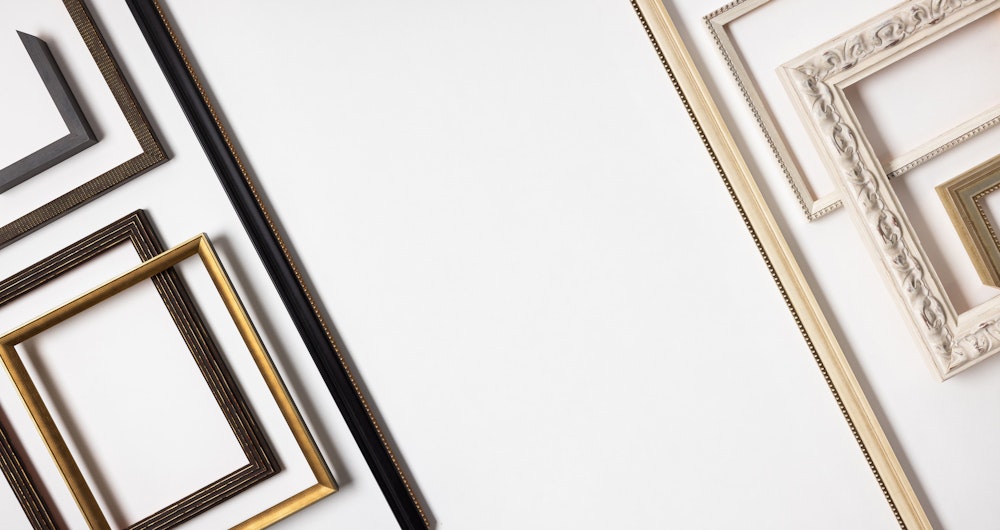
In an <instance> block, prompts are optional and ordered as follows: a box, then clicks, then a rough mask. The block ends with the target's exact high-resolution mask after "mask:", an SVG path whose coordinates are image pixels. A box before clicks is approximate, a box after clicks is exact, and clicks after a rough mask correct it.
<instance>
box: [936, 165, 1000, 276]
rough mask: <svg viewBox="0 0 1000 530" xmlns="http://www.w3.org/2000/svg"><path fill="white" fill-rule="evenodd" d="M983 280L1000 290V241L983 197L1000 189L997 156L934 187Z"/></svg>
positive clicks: (999, 170)
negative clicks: (984, 204)
mask: <svg viewBox="0 0 1000 530" xmlns="http://www.w3.org/2000/svg"><path fill="white" fill-rule="evenodd" d="M934 189H935V191H937V194H938V196H939V197H941V202H942V204H944V209H945V211H947V212H948V217H949V218H950V219H951V223H952V224H953V225H954V226H955V231H956V232H958V237H959V239H961V240H962V245H963V246H965V250H966V252H968V253H969V259H971V260H972V264H973V266H975V268H976V272H977V273H978V274H979V279H981V280H982V281H983V283H985V284H986V285H991V286H993V287H998V288H1000V238H997V233H996V231H995V230H994V229H993V223H992V222H990V218H989V216H988V215H987V214H986V208H985V207H984V206H983V202H982V200H983V198H985V197H986V196H987V195H989V194H990V193H993V192H994V191H997V190H998V189H1000V156H996V157H993V158H991V159H990V160H987V161H986V162H983V163H982V164H980V165H978V166H976V167H974V168H972V169H970V170H969V171H966V172H965V173H962V174H961V175H959V176H957V177H955V178H953V179H951V180H949V181H947V182H945V183H944V184H941V185H940V186H937V187H936V188H934Z"/></svg>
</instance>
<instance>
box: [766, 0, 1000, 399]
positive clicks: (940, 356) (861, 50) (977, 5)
mask: <svg viewBox="0 0 1000 530" xmlns="http://www.w3.org/2000/svg"><path fill="white" fill-rule="evenodd" d="M998 8H1000V0H951V1H948V2H942V1H940V0H911V1H909V2H905V3H903V4H901V5H899V6H896V7H895V8H893V9H891V10H889V11H887V12H885V13H883V14H881V15H878V16H877V17H874V18H872V19H870V20H869V21H867V22H865V23H863V24H861V25H859V26H857V27H856V28H854V29H853V30H852V31H849V32H847V33H846V34H844V35H841V36H839V37H837V38H835V39H833V40H831V41H828V42H826V43H824V44H823V45H821V46H819V47H817V48H815V49H813V50H810V51H808V52H806V53H804V54H802V55H801V56H799V57H797V58H796V59H793V60H792V61H790V62H788V63H786V64H785V65H783V66H782V67H781V68H780V69H779V71H778V72H779V75H780V77H781V79H782V82H783V83H784V85H785V87H786V89H787V90H788V92H789V95H790V96H791V97H792V98H793V99H794V102H795V104H796V106H797V108H798V110H799V113H800V116H801V117H802V119H803V120H804V121H805V123H806V125H807V129H808V130H809V131H810V134H811V136H812V138H813V141H814V144H815V145H816V147H817V148H818V149H819V151H820V154H821V155H822V158H823V161H824V163H825V165H826V166H827V167H828V169H829V171H830V173H831V175H835V176H836V181H837V185H838V188H839V189H840V190H841V196H842V197H843V198H844V206H845V207H846V209H847V210H848V211H850V212H851V217H852V218H853V219H854V221H855V223H856V225H857V226H858V228H859V230H860V231H861V232H862V234H863V239H864V240H865V242H866V244H867V246H868V248H869V250H870V251H871V252H872V255H873V256H874V257H875V260H876V262H877V263H879V269H880V270H881V272H882V274H883V277H884V279H885V281H886V283H887V284H888V286H889V287H890V289H891V292H892V294H893V296H894V297H895V299H896V301H897V302H898V303H899V307H900V308H902V309H903V311H902V312H903V314H904V318H905V319H906V320H907V322H908V323H909V326H910V329H911V330H912V331H913V332H914V334H915V335H916V337H917V339H918V342H919V344H920V345H921V349H922V350H923V352H924V357H925V358H926V360H927V361H928V364H929V365H930V366H931V369H932V371H933V372H934V374H935V375H936V376H937V377H939V378H941V379H942V380H944V379H947V378H949V377H952V376H954V375H955V374H957V373H959V372H961V371H963V370H966V369H968V368H969V367H971V366H973V365H975V364H977V363H979V362H981V361H983V360H984V359H986V358H988V357H990V356H992V355H994V354H996V353H997V352H1000V300H998V301H991V302H987V303H984V304H980V305H979V306H977V307H975V308H973V309H972V310H970V311H968V312H966V313H964V314H962V315H959V314H958V312H957V311H956V310H955V307H954V304H952V302H951V300H950V299H949V298H948V295H947V293H946V292H945V290H944V287H943V286H942V283H941V280H940V278H939V277H938V275H937V273H936V272H935V270H934V267H933V265H932V264H931V261H930V259H929V258H928V257H927V254H926V252H925V251H924V249H923V247H922V246H921V244H920V241H919V240H918V238H917V234H916V232H915V231H914V229H913V227H912V226H911V225H910V222H909V220H908V219H907V216H906V212H905V211H904V210H903V207H902V205H901V204H900V202H899V199H898V198H897V196H896V193H895V192H894V190H893V188H892V185H891V184H890V182H889V176H888V174H887V173H886V171H885V170H884V169H883V167H882V164H881V163H880V162H879V160H878V157H877V156H876V154H875V150H874V149H873V148H872V146H871V144H870V143H869V142H868V140H867V139H866V137H865V134H864V131H863V130H862V127H861V125H860V122H859V120H858V118H857V115H856V114H855V113H854V110H853V109H852V108H851V104H850V101H849V100H848V98H847V97H846V95H845V93H844V89H845V88H846V87H848V86H850V85H851V84H854V83H857V82H858V81H860V80H861V79H864V78H865V77H867V76H869V75H872V74H874V73H875V72H877V71H879V70H880V69H882V68H885V67H886V66H888V65H890V64H893V63H895V62H897V61H899V60H901V59H903V58H904V57H907V56H909V55H911V54H913V53H916V52H918V51H919V50H921V49H923V48H924V47H926V46H928V45H930V44H932V43H934V42H937V41H938V40H940V39H942V38H945V37H947V36H948V35H950V34H952V33H953V32H955V31H957V30H959V29H961V28H962V27H965V26H966V25H968V24H970V23H972V22H974V21H976V20H978V19H979V18H981V17H983V16H986V15H988V14H990V13H993V12H995V11H996V10H997V9H998Z"/></svg>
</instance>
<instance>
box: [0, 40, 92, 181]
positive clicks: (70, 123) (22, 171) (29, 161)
mask: <svg viewBox="0 0 1000 530" xmlns="http://www.w3.org/2000/svg"><path fill="white" fill-rule="evenodd" d="M17 33H18V36H19V37H20V38H21V43H22V44H24V49H25V51H27V52H28V56H29V57H31V62H32V63H33V64H34V65H35V70H37V71H38V75H39V76H40V77H41V78H42V83H44V84H45V89H46V90H47V91H48V93H49V97H50V98H52V103H53V104H55V107H56V110H58V111H59V116H60V117H61V118H62V121H63V124H65V125H66V128H67V129H68V132H67V133H66V135H65V136H62V137H60V138H59V139H57V140H55V141H53V142H52V143H50V144H48V145H46V146H45V147H42V148H41V149H38V150H37V151H35V152H33V153H31V154H29V155H27V156H25V157H24V158H22V159H20V160H18V161H17V162H14V163H13V164H11V165H9V166H7V167H4V168H0V193H3V192H5V191H7V190H9V189H11V188H13V187H14V186H17V185H18V184H21V183H22V182H24V181H26V180H28V179H30V178H31V177H34V176H35V175H37V174H39V173H41V172H42V171H45V170H46V169H48V168H50V167H52V166H54V165H56V164H58V163H60V162H62V161H63V160H66V159H67V158H69V157H71V156H73V155H75V154H77V153H79V152H80V151H83V150H84V149H86V148H88V147H90V146H92V145H94V144H96V143H97V135H95V134H94V131H93V129H91V128H90V123H88V122H87V117H86V116H84V114H83V110H81V109H80V104H79V103H77V101H76V97H74V96H73V90H72V89H70V87H69V83H67V82H66V78H65V77H64V76H63V74H62V70H60V69H59V64H58V63H57V62H56V59H55V57H53V56H52V52H51V51H50V50H49V46H48V45H47V44H45V41H43V40H42V39H39V38H38V37H36V36H34V35H28V34H27V33H24V32H21V31H19V32H17Z"/></svg>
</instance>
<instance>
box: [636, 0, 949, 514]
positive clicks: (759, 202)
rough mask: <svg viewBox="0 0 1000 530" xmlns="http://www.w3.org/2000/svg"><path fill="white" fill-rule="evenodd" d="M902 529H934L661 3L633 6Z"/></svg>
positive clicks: (639, 0)
mask: <svg viewBox="0 0 1000 530" xmlns="http://www.w3.org/2000/svg"><path fill="white" fill-rule="evenodd" d="M630 1H631V3H632V6H633V8H634V9H635V11H636V14H637V15H638V16H639V19H640V22H641V23H642V25H643V28H644V29H645V31H646V33H647V35H648V36H649V39H650V41H651V42H652V44H653V47H654V48H655V50H656V53H657V55H658V56H659V57H660V60H661V62H662V63H663V66H664V67H665V68H666V70H667V73H668V75H669V76H670V80H671V82H672V83H673V85H674V88H675V89H676V90H677V93H678V94H679V95H680V97H681V100H682V102H683V103H684V106H685V108H686V109H687V111H688V115H689V116H690V118H691V120H692V122H693V123H694V125H695V128H696V129H697V131H698V133H699V135H701V137H702V140H703V141H704V144H705V147H706V149H707V150H708V152H709V155H710V156H711V157H712V161H713V162H714V163H715V166H716V169H718V171H719V174H720V176H721V177H722V179H723V182H724V183H725V185H726V188H727V189H728V190H729V192H730V195H731V197H732V199H733V201H734V202H735V204H736V207H737V209H738V210H739V212H740V215H741V216H742V218H743V220H744V222H745V223H746V226H747V229H748V230H749V231H750V235H751V237H752V238H753V240H754V242H755V244H756V245H757V248H758V250H759V251H760V253H761V256H762V257H763V258H764V262H765V263H766V264H767V267H768V270H770V271H771V275H772V278H773V279H774V281H775V283H776V284H777V286H778V289H779V290H780V292H781V294H782V297H783V298H784V300H785V302H786V304H787V305H788V309H789V311H791V313H792V317H793V318H794V319H795V322H796V324H797V325H798V327H799V330H800V331H801V332H802V336H803V338H804V339H805V341H806V344H807V346H808V347H809V349H810V352H811V353H812V355H813V358H814V359H815V361H816V363H817V365H818V366H819V369H820V371H821V372H822V374H823V377H824V379H825V380H826V382H827V385H828V386H829V388H830V391H831V392H832V393H833V396H834V399H836V401H837V405H838V406H839V407H840V410H841V412H842V413H843V415H844V418H845V419H846V420H847V423H848V426H849V427H850V429H851V432H852V433H853V434H854V438H855V440H856V441H857V443H858V446H859V447H860V448H861V451H862V453H863V454H864V456H865V459H866V460H867V462H868V465H869V467H870V468H871V471H872V472H873V474H874V475H875V479H876V481H877V482H878V484H879V487H880V488H881V489H882V493H883V494H884V495H885V498H886V500H887V501H888V503H889V507H890V509H891V510H892V513H893V515H894V516H895V518H896V521H897V522H898V523H899V525H900V527H901V528H906V529H910V530H917V529H920V530H930V529H931V528H933V527H932V526H931V523H930V521H929V520H928V518H927V515H926V514H925V512H924V509H923V507H922V506H921V505H920V501H919V499H918V498H917V496H916V494H915V493H914V491H913V487H912V486H911V485H910V481H909V479H908V478H907V477H906V474H905V473H904V472H903V469H902V467H901V466H900V463H899V460H898V459H897V458H896V455H895V454H894V452H893V449H892V446H891V445H890V444H889V442H888V440H887V439H886V435H885V432H884V431H883V430H882V427H881V426H880V425H879V422H878V419H877V418H876V416H875V413H874V412H873V411H872V408H871V405H870V404H869V402H868V398H867V397H866V396H865V393H864V391H863V390H862V389H861V387H860V385H859V384H858V381H857V378H856V377H855V375H854V372H853V370H852V369H851V366H850V364H849V363H848V361H847V359H846V358H845V356H844V352H843V350H842V349H841V347H840V344H839V343H838V341H837V338H836V336H835V335H834V333H833V331H832V330H831V328H830V325H829V323H828V321H827V319H826V317H825V316H824V314H823V311H822V310H821V308H820V306H819V304H818V303H817V301H816V298H815V296H814V295H813V293H812V289H811V287H810V286H809V284H808V283H807V282H806V279H805V276H804V275H803V273H802V269H801V268H800V267H799V265H798V263H797V262H796V260H795V256H794V255H793V253H792V251H791V248H790V247H789V246H788V243H787V242H786V240H785V237H784V235H783V234H782V232H781V228H780V227H779V226H778V223H777V222H776V221H775V219H774V216H773V214H772V213H771V210H770V208H769V207H768V205H767V203H766V202H765V201H764V198H763V196H762V195H761V192H760V189H759V187H758V186H757V183H756V181H755V180H754V177H753V175H752V174H751V173H750V170H749V169H748V167H747V165H746V162H745V161H744V159H743V155H742V154H741V153H740V151H739V149H738V148H737V146H736V142H735V141H734V140H733V137H732V134H731V133H730V132H729V128H728V127H727V125H726V123H725V121H724V120H723V118H722V115H721V114H720V112H719V109H718V107H717V106H716V104H715V101H714V100H713V98H712V95H711V93H710V92H709V90H708V87H707V86H706V85H705V82H704V80H703V79H702V77H701V74H700V73H699V72H698V69H697V68H696V67H695V64H694V61H693V60H692V59H691V56H690V54H689V53H688V51H687V47H686V46H685V44H684V42H683V41H682V40H681V37H680V34H679V33H678V31H677V28H676V27H675V26H674V23H673V21H672V20H671V18H670V16H669V14H668V13H667V10H666V8H665V7H664V6H663V4H662V3H661V1H662V0H630Z"/></svg>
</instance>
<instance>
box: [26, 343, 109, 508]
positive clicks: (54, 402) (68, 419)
mask: <svg viewBox="0 0 1000 530" xmlns="http://www.w3.org/2000/svg"><path fill="white" fill-rule="evenodd" d="M20 348H21V349H22V351H23V352H24V353H23V357H24V358H25V359H28V360H30V362H31V365H32V366H33V367H34V368H35V372H36V373H37V377H38V381H37V383H36V386H39V387H45V389H46V390H47V391H48V394H49V396H50V397H51V403H50V404H49V408H50V410H54V411H55V414H53V416H58V417H59V418H60V419H61V420H62V423H63V425H64V426H65V427H66V432H65V433H63V438H65V439H66V440H72V445H73V446H74V447H75V448H76V451H75V453H76V457H77V458H79V460H80V461H78V462H77V465H78V466H79V467H80V468H81V469H86V470H87V471H88V472H89V473H90V477H91V478H92V479H93V484H91V487H92V488H93V489H94V490H96V494H97V496H98V497H99V498H101V499H102V500H103V501H104V506H105V507H106V508H107V509H108V511H110V513H105V514H104V515H105V517H107V518H108V519H109V521H110V522H111V523H112V524H113V525H114V526H118V527H125V526H127V525H128V521H127V520H126V519H125V514H124V513H123V511H122V508H121V506H120V505H119V503H118V499H117V497H116V496H115V494H114V488H112V486H111V484H110V483H109V482H108V479H107V477H105V476H104V474H103V473H101V467H100V466H99V465H98V464H97V461H96V459H95V457H94V454H93V452H92V451H91V449H90V447H89V446H88V445H87V443H85V442H86V440H85V438H84V436H83V434H82V432H81V431H80V427H79V423H78V421H77V419H76V418H74V417H73V415H72V414H70V413H69V410H68V409H67V406H66V404H67V401H66V399H65V397H63V395H62V394H61V392H60V389H59V385H57V384H55V381H54V380H53V378H52V374H51V371H50V369H49V364H48V363H47V362H45V358H44V355H41V354H40V352H39V351H38V350H37V349H36V348H35V347H34V345H33V344H31V342H30V341H29V342H25V343H22V344H21V345H20ZM67 445H68V444H67Z"/></svg>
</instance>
